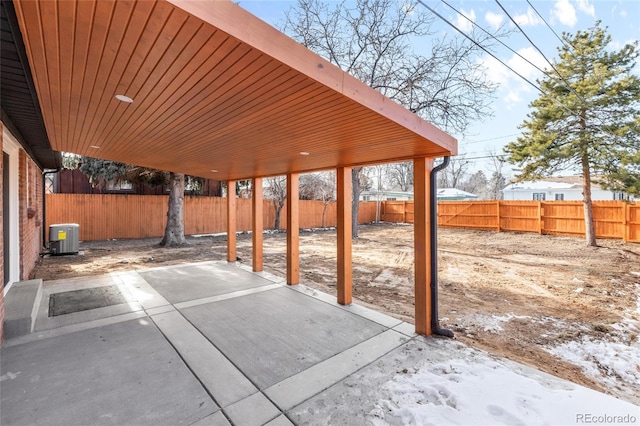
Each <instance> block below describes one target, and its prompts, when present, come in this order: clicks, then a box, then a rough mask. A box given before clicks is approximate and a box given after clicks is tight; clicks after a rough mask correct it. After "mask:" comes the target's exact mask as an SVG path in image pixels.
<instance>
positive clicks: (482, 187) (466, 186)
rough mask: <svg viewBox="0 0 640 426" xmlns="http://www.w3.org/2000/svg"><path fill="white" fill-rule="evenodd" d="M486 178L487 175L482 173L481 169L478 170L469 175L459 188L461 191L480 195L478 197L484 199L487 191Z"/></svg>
mask: <svg viewBox="0 0 640 426" xmlns="http://www.w3.org/2000/svg"><path fill="white" fill-rule="evenodd" d="M487 185H488V180H487V176H486V175H485V174H484V172H483V171H482V170H478V171H477V172H475V173H474V174H472V175H471V176H469V179H467V180H465V181H464V182H462V183H461V184H460V185H459V189H462V190H463V191H467V192H470V193H472V194H476V195H478V196H480V198H482V199H485V198H486V196H485V194H486V192H487Z"/></svg>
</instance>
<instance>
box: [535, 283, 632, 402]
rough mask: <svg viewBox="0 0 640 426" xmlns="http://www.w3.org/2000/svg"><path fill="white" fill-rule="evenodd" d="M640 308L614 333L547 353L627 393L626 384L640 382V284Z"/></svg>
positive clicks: (562, 345)
mask: <svg viewBox="0 0 640 426" xmlns="http://www.w3.org/2000/svg"><path fill="white" fill-rule="evenodd" d="M636 292H637V293H638V299H637V307H636V309H635V310H630V311H628V312H626V313H625V314H624V315H623V319H622V321H620V322H619V323H616V324H611V326H610V327H611V328H612V329H613V330H615V332H613V333H607V334H606V335H604V336H603V337H601V338H596V337H593V336H582V338H581V339H578V340H573V341H569V342H565V343H561V344H559V345H555V346H551V347H546V348H544V349H545V350H546V351H547V352H549V353H551V354H552V355H555V356H557V357H559V358H561V359H563V360H565V361H567V362H570V363H572V364H574V365H577V366H579V367H580V368H581V369H582V371H583V372H584V373H585V374H586V375H587V376H589V377H591V378H592V379H594V380H597V381H599V382H601V383H603V384H605V385H606V386H608V387H610V388H613V389H621V390H623V391H624V384H629V385H634V386H638V384H639V383H640V337H638V332H640V315H639V314H640V285H636Z"/></svg>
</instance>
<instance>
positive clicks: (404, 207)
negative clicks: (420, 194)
mask: <svg viewBox="0 0 640 426" xmlns="http://www.w3.org/2000/svg"><path fill="white" fill-rule="evenodd" d="M402 223H407V202H406V201H403V202H402Z"/></svg>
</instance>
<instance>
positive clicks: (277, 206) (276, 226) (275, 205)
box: [273, 203, 284, 231]
mask: <svg viewBox="0 0 640 426" xmlns="http://www.w3.org/2000/svg"><path fill="white" fill-rule="evenodd" d="M283 206H284V204H279V203H273V208H274V209H275V211H276V219H275V221H274V223H273V229H275V230H276V231H277V230H278V229H280V212H281V211H282V207H283Z"/></svg>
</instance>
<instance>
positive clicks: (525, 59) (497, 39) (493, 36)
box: [440, 0, 551, 78]
mask: <svg viewBox="0 0 640 426" xmlns="http://www.w3.org/2000/svg"><path fill="white" fill-rule="evenodd" d="M440 1H442V3H444V4H446V5H447V6H449V7H450V8H451V9H453V10H454V11H455V12H456V13H457V14H458V15H460V16H462V17H463V18H464V19H466V20H467V21H469V22H470V23H471V24H472V25H473V26H475V27H476V28H478V29H479V30H481V31H482V32H484V33H485V34H487V35H488V36H489V37H491V38H492V39H494V40H495V41H497V42H498V43H500V44H501V45H503V46H504V47H506V48H507V49H509V50H510V51H511V52H512V53H513V54H514V55H517V56H518V57H519V58H520V59H522V60H524V61H525V62H527V63H528V64H529V65H531V66H532V67H534V68H535V69H537V70H538V71H540V72H541V73H543V74H545V75H546V76H548V77H549V78H551V75H549V73H547V72H546V71H545V70H543V69H540V68H539V67H538V66H537V65H536V64H534V63H533V62H531V61H530V60H528V59H527V58H525V57H524V56H522V55H521V54H520V53H518V52H516V51H515V50H514V49H512V48H511V47H509V46H507V44H506V43H505V42H503V41H502V40H500V39H499V38H498V37H496V36H495V35H493V34H491V33H490V32H489V31H487V30H485V29H484V28H482V27H481V26H480V25H478V24H476V23H475V22H474V21H473V20H471V19H469V17H467V16H466V15H465V14H464V13H462V12H460V11H459V10H458V9H456V8H455V7H453V6H451V5H450V4H449V3H447V2H446V1H445V0H440Z"/></svg>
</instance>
